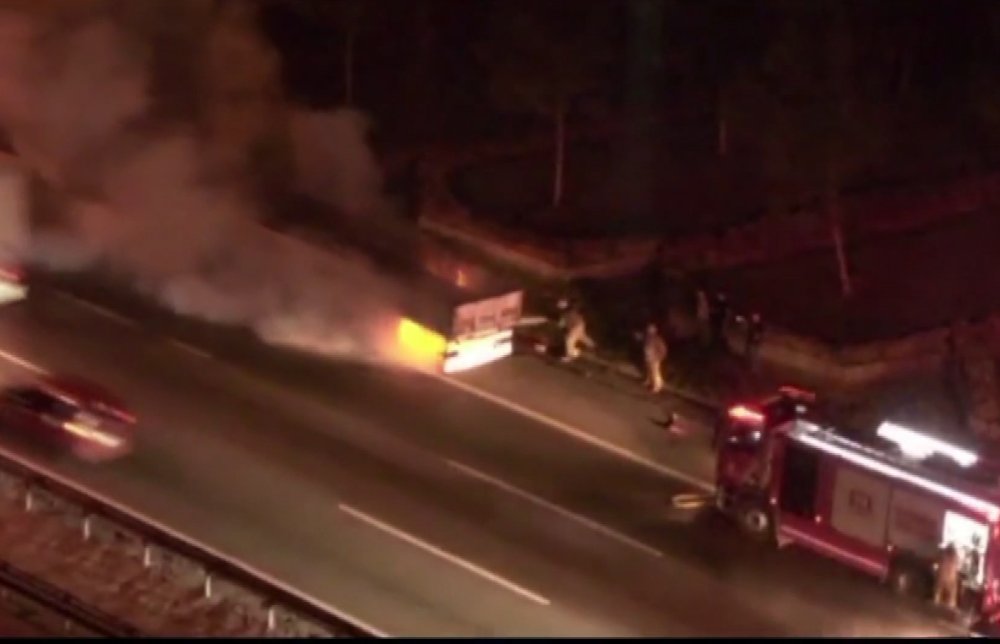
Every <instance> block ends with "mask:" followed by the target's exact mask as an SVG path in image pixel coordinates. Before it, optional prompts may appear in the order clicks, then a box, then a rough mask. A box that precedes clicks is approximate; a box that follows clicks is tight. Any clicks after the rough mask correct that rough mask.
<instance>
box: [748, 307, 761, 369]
mask: <svg viewBox="0 0 1000 644" xmlns="http://www.w3.org/2000/svg"><path fill="white" fill-rule="evenodd" d="M763 341H764V320H763V319H761V317H760V313H753V314H752V315H750V317H749V318H747V328H746V344H745V346H744V349H743V355H744V356H745V357H746V361H747V366H749V367H750V369H751V370H752V369H753V368H754V363H755V359H756V357H757V352H758V351H759V349H760V345H761V343H762V342H763Z"/></svg>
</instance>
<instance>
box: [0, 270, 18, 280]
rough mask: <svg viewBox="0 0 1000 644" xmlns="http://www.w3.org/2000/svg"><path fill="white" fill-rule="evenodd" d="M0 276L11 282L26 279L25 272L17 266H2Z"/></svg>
mask: <svg viewBox="0 0 1000 644" xmlns="http://www.w3.org/2000/svg"><path fill="white" fill-rule="evenodd" d="M0 278H2V279H5V280H7V281H10V282H20V281H21V280H23V279H24V272H23V271H20V270H18V269H15V268H8V267H0Z"/></svg>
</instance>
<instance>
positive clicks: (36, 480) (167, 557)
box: [0, 447, 387, 637]
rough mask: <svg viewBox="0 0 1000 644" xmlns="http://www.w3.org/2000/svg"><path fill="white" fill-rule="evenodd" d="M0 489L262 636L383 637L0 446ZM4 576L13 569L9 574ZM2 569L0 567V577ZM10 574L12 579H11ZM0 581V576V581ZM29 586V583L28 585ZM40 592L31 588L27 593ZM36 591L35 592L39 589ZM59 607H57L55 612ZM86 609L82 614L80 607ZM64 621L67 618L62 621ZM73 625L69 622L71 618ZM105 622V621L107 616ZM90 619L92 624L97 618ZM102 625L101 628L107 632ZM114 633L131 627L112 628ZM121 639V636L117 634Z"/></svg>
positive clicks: (69, 604)
mask: <svg viewBox="0 0 1000 644" xmlns="http://www.w3.org/2000/svg"><path fill="white" fill-rule="evenodd" d="M0 479H3V480H0V485H4V486H10V485H11V484H16V485H18V486H19V487H21V489H22V490H23V499H22V502H23V505H24V508H25V510H28V511H31V510H32V509H33V508H35V507H39V506H46V507H49V508H53V507H57V508H58V509H60V510H64V511H66V512H68V513H72V514H74V515H76V516H77V517H78V519H79V526H80V530H82V536H83V538H84V539H88V540H89V539H113V540H114V541H115V542H116V543H118V544H120V547H122V548H126V549H131V550H132V551H133V554H135V555H136V556H138V557H141V560H142V564H143V565H144V566H146V567H149V566H157V567H159V568H161V569H163V570H164V571H165V572H166V573H168V574H170V575H171V576H173V577H182V578H185V579H186V580H188V581H191V582H194V583H197V584H199V585H200V586H201V588H202V591H203V593H204V596H205V597H206V598H211V597H214V596H220V597H226V598H229V599H234V600H236V601H237V602H238V604H239V605H241V606H243V607H244V608H246V607H247V606H250V610H255V611H261V612H262V621H264V622H265V623H266V625H267V626H266V628H267V633H268V634H269V635H274V636H279V637H386V636H387V635H386V634H385V633H382V632H380V631H379V630H378V629H376V628H374V627H372V626H369V625H368V624H365V623H364V622H362V621H361V620H358V619H356V618H353V617H351V616H349V615H346V614H344V613H342V612H341V611H338V610H336V609H334V608H332V607H330V606H327V605H325V604H324V603H322V602H321V601H319V600H316V599H313V598H311V597H308V596H306V595H305V594H304V593H301V592H299V591H297V590H295V589H293V588H291V587H289V586H287V585H286V584H284V583H282V582H280V581H278V580H276V579H273V578H271V577H269V576H268V575H266V574H265V573H263V572H261V571H258V570H255V569H254V568H252V567H251V566H249V565H246V564H243V563H240V562H237V561H234V560H232V559H230V558H228V557H226V556H225V555H222V554H221V553H219V552H217V551H215V550H213V549H211V548H209V547H208V546H206V545H203V544H201V543H198V542H197V541H195V540H193V539H190V538H188V537H186V536H184V535H181V534H180V533H178V532H176V531H174V530H172V529H170V528H168V527H166V526H164V525H163V524H161V523H159V522H157V521H156V520H154V519H152V518H150V517H146V516H143V515H142V514H140V513H138V512H136V511H134V510H131V509H129V508H127V507H125V506H123V505H122V504H120V503H117V502H115V501H112V500H111V499H107V498H104V497H103V496H101V495H100V494H97V493H95V492H92V491H90V490H87V489H86V488H84V487H83V486H81V485H79V484H78V483H75V482H73V481H71V480H69V479H67V478H66V477H63V476H61V475H59V474H57V473H55V472H52V471H49V470H48V469H47V468H44V467H42V466H40V465H38V464H36V463H31V462H29V461H28V460H27V459H25V458H23V457H21V456H19V455H16V454H14V453H12V452H10V451H8V450H7V449H5V448H2V447H0ZM8 570H13V569H12V568H9V569H8ZM2 572H3V569H0V573H2ZM12 575H16V573H12ZM10 580H11V582H12V583H18V584H20V587H21V588H22V589H25V588H28V587H29V586H30V583H29V582H28V581H27V577H26V576H24V575H21V576H20V577H18V579H14V577H13V576H12V577H10ZM5 581H6V579H5V578H4V576H3V574H0V583H4V582H5ZM31 583H34V582H31ZM39 588H40V586H39V585H38V584H37V583H36V584H35V588H34V589H35V590H39ZM49 591H51V592H49V593H48V595H47V597H48V599H49V600H51V601H50V603H51V604H53V606H54V607H55V608H57V609H59V610H63V611H64V612H65V611H71V610H72V611H75V613H74V614H75V615H78V616H80V617H82V618H85V619H90V620H91V623H92V624H95V625H96V624H97V621H93V620H95V619H98V618H97V617H95V616H97V615H99V613H98V612H96V611H90V616H89V617H88V616H87V615H84V611H85V609H84V607H83V606H82V605H80V604H79V603H77V602H74V601H73V600H72V598H70V597H68V596H67V595H66V594H65V593H63V595H62V596H60V595H59V594H58V593H59V591H57V590H54V589H51V588H50V589H49ZM39 593H43V591H41V590H39ZM56 604H59V606H56ZM86 610H89V609H86ZM67 618H69V616H68V615H67ZM74 619H75V618H74ZM112 619H113V618H112ZM98 621H100V620H99V619H98ZM110 623H111V622H106V623H105V624H104V626H102V628H105V629H107V628H108V624H110ZM115 624H116V625H115V626H114V628H115V629H127V628H131V627H128V626H127V625H124V624H122V623H121V622H116V623H115ZM122 632H123V633H126V634H127V631H122Z"/></svg>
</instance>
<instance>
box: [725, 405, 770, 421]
mask: <svg viewBox="0 0 1000 644" xmlns="http://www.w3.org/2000/svg"><path fill="white" fill-rule="evenodd" d="M727 415H728V416H729V419H730V420H733V421H737V422H741V423H753V424H755V425H762V424H763V423H764V414H762V413H761V412H759V411H757V410H756V409H750V408H749V407H747V406H745V405H735V406H733V407H730V408H729V411H728V412H727Z"/></svg>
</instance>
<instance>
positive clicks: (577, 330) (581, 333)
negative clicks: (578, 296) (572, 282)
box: [559, 299, 597, 362]
mask: <svg viewBox="0 0 1000 644" xmlns="http://www.w3.org/2000/svg"><path fill="white" fill-rule="evenodd" d="M559 308H560V309H562V310H563V315H562V319H560V321H559V326H561V327H562V328H563V330H564V333H565V336H564V338H565V352H564V354H563V358H562V359H563V361H566V362H568V361H570V360H574V359H576V358H579V357H580V345H581V344H582V345H585V346H586V347H588V348H590V349H594V348H595V347H596V346H597V345H596V344H595V342H594V341H593V340H592V339H591V338H590V335H588V334H587V322H586V320H584V319H583V314H582V313H580V310H579V308H578V307H577V306H575V305H573V306H571V305H570V303H569V302H568V301H567V300H565V299H563V300H560V301H559Z"/></svg>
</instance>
